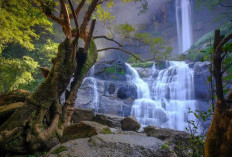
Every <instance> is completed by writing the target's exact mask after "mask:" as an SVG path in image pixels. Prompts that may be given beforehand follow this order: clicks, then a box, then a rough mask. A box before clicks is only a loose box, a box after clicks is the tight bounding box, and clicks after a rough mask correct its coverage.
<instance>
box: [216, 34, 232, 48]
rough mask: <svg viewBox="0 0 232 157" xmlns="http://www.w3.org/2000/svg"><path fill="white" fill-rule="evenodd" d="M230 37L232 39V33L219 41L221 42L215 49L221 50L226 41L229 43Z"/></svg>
mask: <svg viewBox="0 0 232 157" xmlns="http://www.w3.org/2000/svg"><path fill="white" fill-rule="evenodd" d="M230 39H232V33H231V34H229V35H228V36H227V37H225V38H224V39H223V40H221V41H220V42H219V44H218V45H217V47H216V49H215V52H218V51H219V50H221V49H222V47H223V46H224V45H225V43H227V42H228V41H229V40H230Z"/></svg>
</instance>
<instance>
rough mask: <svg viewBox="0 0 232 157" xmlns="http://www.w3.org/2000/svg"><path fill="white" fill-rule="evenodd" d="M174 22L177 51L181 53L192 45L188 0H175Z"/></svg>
mask: <svg viewBox="0 0 232 157" xmlns="http://www.w3.org/2000/svg"><path fill="white" fill-rule="evenodd" d="M176 23H177V34H178V45H179V50H178V51H179V53H183V52H185V51H186V50H188V49H189V48H190V47H191V46H192V42H193V39H192V22H191V3H190V0H176Z"/></svg>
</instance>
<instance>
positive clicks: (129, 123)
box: [121, 116, 141, 131]
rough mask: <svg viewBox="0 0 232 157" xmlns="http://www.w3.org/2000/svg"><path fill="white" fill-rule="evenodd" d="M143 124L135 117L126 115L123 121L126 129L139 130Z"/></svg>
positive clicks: (122, 126)
mask: <svg viewBox="0 0 232 157" xmlns="http://www.w3.org/2000/svg"><path fill="white" fill-rule="evenodd" d="M140 127H141V125H140V124H139V122H138V121H137V119H136V118H134V117H131V116H129V117H126V118H124V119H123V120H122V121H121V128H122V130H124V131H137V130H138V129H139V128H140Z"/></svg>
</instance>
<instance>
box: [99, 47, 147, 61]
mask: <svg viewBox="0 0 232 157" xmlns="http://www.w3.org/2000/svg"><path fill="white" fill-rule="evenodd" d="M106 50H118V51H122V52H125V53H126V54H129V55H130V56H132V57H134V58H135V59H137V60H139V61H141V62H143V60H141V59H140V58H139V57H137V56H136V55H135V54H133V53H132V52H129V51H127V50H124V49H122V48H119V47H107V48H103V49H99V50H97V52H100V51H106Z"/></svg>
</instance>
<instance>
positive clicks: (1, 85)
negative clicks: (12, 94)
mask: <svg viewBox="0 0 232 157" xmlns="http://www.w3.org/2000/svg"><path fill="white" fill-rule="evenodd" d="M37 67H38V63H37V62H35V61H34V60H33V59H32V58H31V57H28V56H24V57H23V60H20V59H13V60H12V59H5V58H3V57H0V80H2V81H1V82H0V93H2V92H7V91H11V90H14V89H17V88H18V87H19V86H23V85H26V84H29V83H30V82H32V81H33V79H34V78H33V77H32V75H33V73H35V70H36V68H37Z"/></svg>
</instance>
